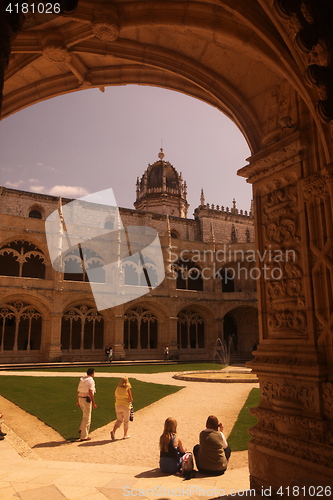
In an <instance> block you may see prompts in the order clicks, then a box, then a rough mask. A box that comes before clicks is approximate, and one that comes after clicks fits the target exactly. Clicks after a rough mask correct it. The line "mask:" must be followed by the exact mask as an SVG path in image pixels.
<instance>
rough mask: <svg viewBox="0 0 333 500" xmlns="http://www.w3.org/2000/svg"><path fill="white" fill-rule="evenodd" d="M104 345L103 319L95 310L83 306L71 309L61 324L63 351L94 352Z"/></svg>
mask: <svg viewBox="0 0 333 500" xmlns="http://www.w3.org/2000/svg"><path fill="white" fill-rule="evenodd" d="M103 345H104V318H103V316H102V315H101V314H99V312H98V311H97V309H96V308H90V307H88V306H85V305H81V306H76V307H71V308H70V309H68V310H67V311H66V312H65V313H64V315H63V317H62V324H61V348H62V350H63V351H67V352H72V351H80V352H84V351H95V350H98V349H102V348H103Z"/></svg>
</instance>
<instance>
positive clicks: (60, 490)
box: [0, 439, 249, 500]
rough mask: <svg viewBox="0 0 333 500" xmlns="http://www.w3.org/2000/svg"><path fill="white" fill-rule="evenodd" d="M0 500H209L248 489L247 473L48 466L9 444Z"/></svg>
mask: <svg viewBox="0 0 333 500" xmlns="http://www.w3.org/2000/svg"><path fill="white" fill-rule="evenodd" d="M0 450H1V459H2V460H1V464H0V498H1V500H14V499H15V500H17V499H18V498H19V499H21V500H65V499H67V500H105V499H110V500H124V499H125V498H126V497H129V498H135V497H137V498H140V499H143V500H144V499H154V500H162V499H163V500H166V499H168V500H174V499H175V498H177V499H179V500H185V499H191V500H199V499H200V500H208V499H212V498H217V497H221V496H224V495H228V494H236V492H240V493H241V494H242V491H243V490H246V489H248V488H249V473H248V470H247V468H244V469H233V470H230V471H228V472H227V473H226V474H225V475H223V476H220V477H217V478H214V477H203V476H201V475H200V474H199V473H197V474H196V477H194V478H192V479H190V480H188V481H185V480H184V478H183V477H182V476H177V475H176V476H167V475H164V474H162V473H161V471H160V470H159V469H149V468H148V469H147V467H144V466H142V467H140V468H139V467H133V466H128V467H124V466H119V465H106V464H96V463H95V464H88V463H80V462H60V461H44V460H36V459H27V458H22V457H21V456H20V455H19V454H18V453H17V452H16V450H15V449H14V448H13V447H12V446H11V444H10V442H9V441H8V440H6V439H5V440H3V441H1V442H0Z"/></svg>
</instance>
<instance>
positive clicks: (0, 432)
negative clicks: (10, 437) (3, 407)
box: [0, 412, 7, 441]
mask: <svg viewBox="0 0 333 500" xmlns="http://www.w3.org/2000/svg"><path fill="white" fill-rule="evenodd" d="M2 419H3V413H1V412H0V420H2ZM5 436H7V433H6V432H2V429H1V422H0V441H3V440H4V439H5Z"/></svg>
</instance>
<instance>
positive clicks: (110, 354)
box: [109, 347, 113, 363]
mask: <svg viewBox="0 0 333 500" xmlns="http://www.w3.org/2000/svg"><path fill="white" fill-rule="evenodd" d="M112 359H113V349H112V347H109V363H111V362H112Z"/></svg>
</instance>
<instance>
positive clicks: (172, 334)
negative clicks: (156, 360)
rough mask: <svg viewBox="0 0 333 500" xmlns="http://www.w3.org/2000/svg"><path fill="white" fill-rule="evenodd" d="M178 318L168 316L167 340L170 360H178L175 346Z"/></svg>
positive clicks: (177, 351)
mask: <svg viewBox="0 0 333 500" xmlns="http://www.w3.org/2000/svg"><path fill="white" fill-rule="evenodd" d="M177 328H178V317H177V316H170V318H169V321H168V326H167V337H166V338H167V339H168V340H169V342H168V345H169V350H170V359H179V349H178V344H177Z"/></svg>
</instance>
